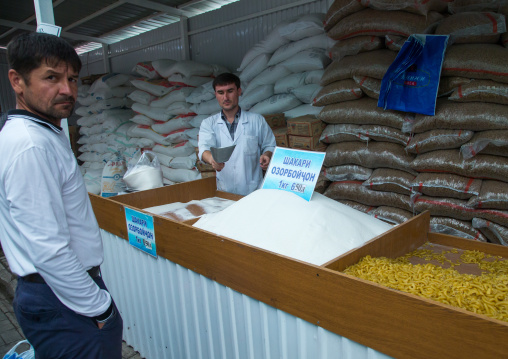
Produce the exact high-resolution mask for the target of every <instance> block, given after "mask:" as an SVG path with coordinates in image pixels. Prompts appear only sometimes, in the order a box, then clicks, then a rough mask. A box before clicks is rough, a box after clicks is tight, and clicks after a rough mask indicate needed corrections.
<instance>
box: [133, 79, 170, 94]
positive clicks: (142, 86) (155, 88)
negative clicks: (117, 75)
mask: <svg viewBox="0 0 508 359" xmlns="http://www.w3.org/2000/svg"><path fill="white" fill-rule="evenodd" d="M131 84H132V85H133V86H134V87H136V88H137V89H139V90H143V91H146V92H148V93H150V94H152V95H154V96H157V97H161V96H164V95H166V94H167V93H169V92H170V91H172V90H174V86H173V85H172V84H171V83H170V82H169V81H168V80H166V79H162V80H152V81H148V80H144V79H135V80H132V81H131Z"/></svg>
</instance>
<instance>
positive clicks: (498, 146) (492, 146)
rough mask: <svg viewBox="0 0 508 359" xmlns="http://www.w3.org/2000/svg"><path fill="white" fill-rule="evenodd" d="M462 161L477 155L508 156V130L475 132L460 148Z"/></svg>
mask: <svg viewBox="0 0 508 359" xmlns="http://www.w3.org/2000/svg"><path fill="white" fill-rule="evenodd" d="M460 153H461V154H462V157H464V159H466V160H467V159H470V158H472V157H474V156H476V155H477V154H478V153H481V154H483V155H495V156H505V157H507V156H508V130H496V131H481V132H476V133H475V134H474V136H473V138H472V139H471V141H469V142H467V143H465V144H463V145H462V146H461V147H460Z"/></svg>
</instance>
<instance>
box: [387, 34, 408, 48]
mask: <svg viewBox="0 0 508 359" xmlns="http://www.w3.org/2000/svg"><path fill="white" fill-rule="evenodd" d="M406 40H407V36H399V35H392V34H388V35H385V46H386V48H387V49H390V50H392V51H397V52H399V51H400V50H401V49H402V46H404V43H405V42H406Z"/></svg>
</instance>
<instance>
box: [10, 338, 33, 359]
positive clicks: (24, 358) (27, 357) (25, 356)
mask: <svg viewBox="0 0 508 359" xmlns="http://www.w3.org/2000/svg"><path fill="white" fill-rule="evenodd" d="M25 343H27V344H29V345H30V349H28V350H27V351H24V352H23V353H20V354H18V353H17V352H16V349H18V347H19V346H20V345H21V344H25ZM34 358H35V351H34V347H33V346H32V344H30V343H29V342H28V340H22V341H20V342H18V344H16V345H15V346H13V347H12V348H11V350H9V351H8V352H7V353H6V354H5V355H4V357H3V359H34Z"/></svg>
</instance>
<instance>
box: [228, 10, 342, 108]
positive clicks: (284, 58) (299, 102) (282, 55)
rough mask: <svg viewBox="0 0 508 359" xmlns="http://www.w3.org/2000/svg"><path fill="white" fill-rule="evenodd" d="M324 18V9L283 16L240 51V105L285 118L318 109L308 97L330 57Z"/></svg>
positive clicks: (314, 88) (329, 43) (329, 40)
mask: <svg viewBox="0 0 508 359" xmlns="http://www.w3.org/2000/svg"><path fill="white" fill-rule="evenodd" d="M323 19H324V14H309V15H304V16H300V17H298V18H295V19H291V20H288V21H284V22H282V23H280V24H279V25H277V26H276V27H275V28H274V29H273V30H272V31H271V32H270V33H269V34H268V36H267V37H266V38H265V39H264V40H262V41H260V42H259V43H257V44H256V45H254V46H253V47H252V48H251V49H250V50H249V51H248V52H247V53H246V54H245V56H244V58H243V60H242V63H241V65H240V67H239V68H238V71H240V74H239V77H240V80H241V81H242V88H243V94H242V96H241V98H240V107H241V108H243V109H246V110H249V111H252V112H255V113H259V114H262V115H266V114H275V113H284V114H285V116H286V118H293V117H297V116H302V115H307V114H317V113H319V111H320V108H318V107H314V106H313V105H312V101H313V99H314V97H315V95H316V94H317V93H318V92H319V90H320V89H321V86H320V84H319V82H320V79H321V77H322V75H323V72H324V69H325V68H326V66H327V65H328V64H329V63H330V59H329V58H328V56H327V55H326V49H328V48H329V47H330V46H331V44H332V43H333V41H331V39H330V38H328V37H327V36H326V34H325V32H324V30H323V25H322V23H323Z"/></svg>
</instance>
